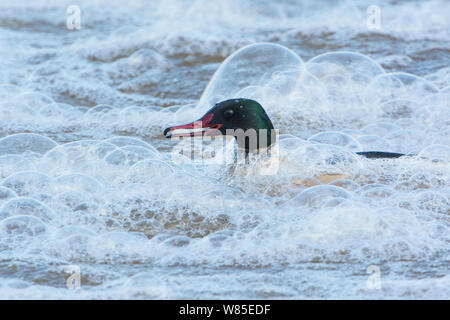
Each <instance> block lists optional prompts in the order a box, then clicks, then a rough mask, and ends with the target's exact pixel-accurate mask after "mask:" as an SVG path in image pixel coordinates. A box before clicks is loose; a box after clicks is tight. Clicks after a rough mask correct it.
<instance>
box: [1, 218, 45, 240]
mask: <svg viewBox="0 0 450 320" xmlns="http://www.w3.org/2000/svg"><path fill="white" fill-rule="evenodd" d="M46 231H47V226H46V225H45V223H44V222H42V221H41V220H40V219H39V218H36V217H33V216H29V215H16V216H13V217H9V218H6V219H3V220H2V221H0V233H3V236H18V235H27V236H37V235H40V234H42V233H44V232H46Z"/></svg>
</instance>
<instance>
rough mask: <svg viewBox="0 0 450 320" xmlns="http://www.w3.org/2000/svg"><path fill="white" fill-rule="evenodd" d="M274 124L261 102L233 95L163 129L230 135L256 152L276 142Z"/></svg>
mask: <svg viewBox="0 0 450 320" xmlns="http://www.w3.org/2000/svg"><path fill="white" fill-rule="evenodd" d="M274 129H275V128H274V126H273V124H272V121H271V120H270V118H269V116H268V115H267V113H266V111H265V110H264V108H263V107H262V105H261V104H260V103H259V102H257V101H255V100H252V99H246V98H236V99H228V100H225V101H221V102H218V103H216V104H215V105H214V106H213V107H212V108H211V109H209V110H208V111H207V112H206V113H205V114H204V115H203V116H202V117H201V118H200V119H198V120H196V121H193V122H191V123H187V124H183V125H175V126H172V127H168V128H166V129H164V131H163V135H164V136H165V137H166V138H172V137H194V136H214V135H225V136H233V137H234V138H235V139H236V142H237V145H238V148H239V149H240V150H243V151H245V153H246V154H248V153H258V152H259V151H260V150H261V149H264V148H269V147H270V146H271V145H272V144H274V143H275V142H276V139H277V138H276V132H275V130H274ZM355 153H356V154H358V155H360V156H363V157H366V158H369V159H392V158H400V157H402V156H405V154H403V153H396V152H386V151H359V152H355Z"/></svg>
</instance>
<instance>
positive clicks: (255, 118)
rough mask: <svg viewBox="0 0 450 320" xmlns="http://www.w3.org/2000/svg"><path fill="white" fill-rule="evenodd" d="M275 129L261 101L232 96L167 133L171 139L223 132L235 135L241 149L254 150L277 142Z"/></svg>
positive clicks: (167, 130) (170, 128)
mask: <svg viewBox="0 0 450 320" xmlns="http://www.w3.org/2000/svg"><path fill="white" fill-rule="evenodd" d="M273 129H274V127H273V124H272V121H270V118H269V116H268V115H267V113H266V111H265V110H264V109H263V107H262V106H261V105H260V104H259V103H258V102H256V101H255V100H250V99H230V100H225V101H222V102H219V103H217V104H216V105H214V107H212V108H211V109H210V110H209V111H208V112H206V113H205V115H204V116H203V117H202V118H200V119H199V120H197V121H194V122H192V123H188V124H185V125H181V126H173V127H169V128H167V129H165V130H164V135H165V136H166V137H167V138H170V137H177V136H178V137H179V136H197V135H214V134H218V131H219V132H220V133H221V134H223V135H229V136H234V137H235V138H236V141H237V143H238V146H239V147H240V148H242V149H245V150H246V151H254V149H259V148H261V147H268V146H270V144H271V143H273V142H274V141H275V134H274V132H273ZM255 134H256V136H255V137H254V135H255ZM253 138H255V139H254V141H252V139H253Z"/></svg>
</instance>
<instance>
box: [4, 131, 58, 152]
mask: <svg viewBox="0 0 450 320" xmlns="http://www.w3.org/2000/svg"><path fill="white" fill-rule="evenodd" d="M57 145H58V144H57V143H56V142H55V141H53V140H52V139H49V138H47V137H44V136H41V135H38V134H34V133H18V134H13V135H10V136H7V137H5V138H3V139H0V155H3V154H22V153H25V152H34V153H39V154H44V153H46V152H47V151H48V150H50V149H53V148H54V147H55V146H57Z"/></svg>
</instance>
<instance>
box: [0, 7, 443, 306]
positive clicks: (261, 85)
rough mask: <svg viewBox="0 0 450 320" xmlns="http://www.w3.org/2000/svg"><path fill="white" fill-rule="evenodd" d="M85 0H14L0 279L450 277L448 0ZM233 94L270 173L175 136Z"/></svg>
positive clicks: (3, 24)
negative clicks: (171, 134)
mask: <svg viewBox="0 0 450 320" xmlns="http://www.w3.org/2000/svg"><path fill="white" fill-rule="evenodd" d="M72 4H73V3H72V2H71V1H54V2H49V1H40V0H39V1H36V0H34V1H5V0H4V1H2V2H1V4H0V56H1V59H0V64H1V70H2V72H1V73H0V83H1V85H0V101H1V102H0V115H1V116H0V183H1V186H0V220H1V221H0V297H1V298H4V299H5V298H7V299H10V298H99V299H107V298H144V299H148V298H155V299H167V298H169V299H170V298H172V299H180V298H206V299H211V298H225V299H228V298H249V299H253V298H258V299H259V298H274V299H292V298H294V299H297V298H357V299H365V298H425V299H428V298H437V299H448V298H449V297H450V290H449V288H450V274H449V257H450V256H449V248H450V244H449V241H450V238H449V235H450V233H449V227H450V225H449V223H450V220H449V217H450V200H449V196H450V181H449V178H450V167H449V161H450V147H449V145H450V126H449V124H450V117H449V112H448V109H449V107H450V105H449V103H450V99H449V97H450V96H449V95H450V89H449V85H450V67H449V66H448V61H449V57H450V48H449V39H450V34H449V30H450V28H449V21H448V13H449V12H450V3H449V2H448V1H438V0H437V1H402V2H397V1H380V2H378V5H379V8H380V10H381V11H380V17H381V20H380V27H381V29H379V30H372V29H369V28H368V26H367V17H368V16H369V14H368V13H367V12H366V9H367V7H368V6H369V5H371V4H372V3H371V2H370V1H357V2H356V1H355V2H353V1H341V2H339V3H336V2H335V1H317V0H315V1H302V2H301V3H297V2H296V1H281V2H278V3H274V2H272V1H257V2H254V1H252V2H250V1H248V2H245V1H244V2H243V1H216V2H214V3H213V2H211V1H195V2H192V1H181V0H180V1H152V3H148V1H127V5H126V6H125V5H123V2H121V1H110V0H109V1H100V0H99V1H77V3H76V4H77V5H78V6H79V8H80V9H81V16H80V17H81V19H80V22H81V29H79V30H76V29H75V30H69V29H67V26H66V20H67V18H68V17H69V16H70V14H67V7H68V6H69V5H72ZM257 43H259V44H257ZM268 43H270V44H268ZM249 45H250V46H249ZM246 46H247V47H246ZM242 48H243V49H242ZM239 49H241V50H240V51H237V50H239ZM236 51H237V52H236ZM336 51H338V52H340V53H336ZM233 53H234V55H232V54H233ZM231 55H232V56H231ZM229 56H231V57H230V58H228V59H227V57H229ZM225 59H227V60H226V61H225V62H224V60H225ZM222 62H224V63H223V64H222ZM216 70H218V71H217V72H216ZM208 83H209V84H208ZM205 89H206V90H205ZM238 96H239V97H250V98H254V99H256V100H258V101H259V102H261V103H262V105H263V106H264V108H265V109H266V111H267V113H268V114H269V116H270V117H271V119H272V121H273V123H274V125H275V127H276V128H278V129H279V130H280V133H281V134H282V136H281V137H280V142H279V159H276V161H277V162H276V165H277V171H276V173H275V174H271V175H263V174H262V172H263V169H264V168H265V165H266V164H267V161H269V162H270V161H275V160H274V159H272V160H267V159H258V158H256V159H251V163H249V164H248V165H235V164H223V163H220V161H214V160H217V159H220V157H222V156H226V154H223V152H222V151H221V149H217V150H216V151H217V152H216V154H215V155H214V156H205V159H204V160H203V161H192V160H190V159H187V158H183V157H177V156H173V154H172V152H171V150H172V148H173V147H174V146H175V145H176V142H174V141H170V140H167V139H164V137H163V136H162V131H163V129H164V128H165V127H167V126H169V125H175V124H180V123H185V122H187V121H192V120H195V119H198V118H199V117H200V116H201V115H202V114H203V113H204V111H205V110H206V109H207V108H209V107H210V106H211V104H212V103H214V102H217V100H220V99H222V98H233V97H238ZM226 145H227V148H228V149H227V150H226V151H224V152H232V151H233V150H232V149H233V147H234V146H233V145H232V142H228V143H227V144H226ZM204 147H205V148H206V149H207V150H206V151H208V148H212V147H214V144H212V143H211V142H205V143H204ZM361 150H384V151H393V152H403V153H411V154H415V156H412V157H406V158H401V159H393V160H367V159H363V158H360V157H357V156H356V155H355V154H354V153H353V152H354V151H361ZM221 152H222V153H221ZM197 153H198V152H197ZM205 154H206V153H205ZM329 159H338V161H331V162H330V161H329ZM69 270H72V271H71V272H75V274H74V275H73V276H76V274H77V272H78V271H79V273H80V275H81V283H80V285H81V288H79V289H77V290H69V289H68V287H67V279H69V277H70V276H71V274H70V273H68V271H69ZM70 279H74V278H70ZM70 279H69V280H70ZM69 282H70V281H69ZM69 284H70V285H72V286H73V284H75V285H76V281H74V282H70V283H69ZM70 285H69V287H71V286H70Z"/></svg>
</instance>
